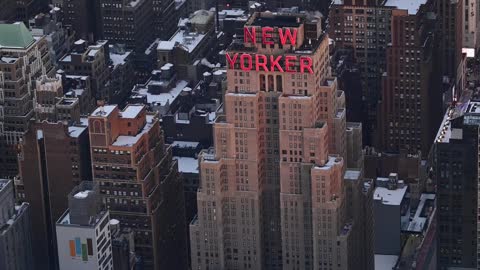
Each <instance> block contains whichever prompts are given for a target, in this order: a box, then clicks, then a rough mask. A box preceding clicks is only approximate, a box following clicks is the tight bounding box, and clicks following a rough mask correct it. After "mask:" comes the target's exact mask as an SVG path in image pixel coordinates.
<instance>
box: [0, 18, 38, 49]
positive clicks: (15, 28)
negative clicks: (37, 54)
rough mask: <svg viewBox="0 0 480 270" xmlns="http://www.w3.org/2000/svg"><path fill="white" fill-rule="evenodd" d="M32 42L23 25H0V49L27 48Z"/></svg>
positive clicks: (30, 35)
mask: <svg viewBox="0 0 480 270" xmlns="http://www.w3.org/2000/svg"><path fill="white" fill-rule="evenodd" d="M34 41H35V40H34V39H33V36H32V34H31V33H30V31H28V29H27V27H25V24H23V23H14V24H0V47H7V48H27V47H28V46H30V44H32V43H33V42H34Z"/></svg>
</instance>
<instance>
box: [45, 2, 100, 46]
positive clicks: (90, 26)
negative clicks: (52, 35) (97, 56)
mask: <svg viewBox="0 0 480 270" xmlns="http://www.w3.org/2000/svg"><path fill="white" fill-rule="evenodd" d="M55 2H58V1H55V0H54V1H53V4H54V5H55V6H59V7H60V8H61V11H62V15H63V23H64V25H65V26H66V27H68V28H70V29H72V30H73V31H75V37H76V38H82V39H85V40H89V41H93V40H98V39H101V38H103V37H102V23H101V22H102V18H101V17H100V16H101V14H100V1H95V0H62V1H61V2H60V3H55Z"/></svg>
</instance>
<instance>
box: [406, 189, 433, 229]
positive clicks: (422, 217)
mask: <svg viewBox="0 0 480 270" xmlns="http://www.w3.org/2000/svg"><path fill="white" fill-rule="evenodd" d="M434 202H435V194H430V193H422V195H421V196H420V202H419V203H418V206H417V209H416V211H415V214H414V215H413V217H412V218H411V219H410V221H409V222H408V223H406V224H402V225H403V226H402V231H406V232H410V233H422V232H423V231H424V229H425V228H426V227H427V225H428V224H429V223H430V222H431V219H430V215H431V214H432V211H433V208H434V207H435V205H434Z"/></svg>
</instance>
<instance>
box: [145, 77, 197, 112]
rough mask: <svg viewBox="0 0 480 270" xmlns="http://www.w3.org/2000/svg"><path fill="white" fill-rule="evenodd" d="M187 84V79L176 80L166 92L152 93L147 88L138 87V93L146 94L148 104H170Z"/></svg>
mask: <svg viewBox="0 0 480 270" xmlns="http://www.w3.org/2000/svg"><path fill="white" fill-rule="evenodd" d="M154 82H155V81H150V82H149V84H152V83H154ZM157 83H158V81H157ZM187 85H188V82H187V81H178V82H177V85H176V86H175V87H174V88H172V89H171V90H170V91H169V92H167V93H161V94H158V95H154V94H151V93H149V92H148V89H147V88H140V89H139V90H138V93H139V94H142V95H146V96H147V102H148V103H149V104H155V105H160V106H165V105H166V104H167V103H168V104H171V103H172V102H173V101H174V100H175V99H176V98H177V97H178V95H179V94H180V93H181V92H182V90H183V88H185V87H186V86H187Z"/></svg>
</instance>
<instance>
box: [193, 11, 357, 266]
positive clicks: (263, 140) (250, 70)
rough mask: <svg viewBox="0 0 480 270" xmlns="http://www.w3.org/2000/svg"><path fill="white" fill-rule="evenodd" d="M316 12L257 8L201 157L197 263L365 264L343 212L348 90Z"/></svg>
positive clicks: (233, 56) (236, 49) (234, 51)
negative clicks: (336, 72) (334, 70)
mask: <svg viewBox="0 0 480 270" xmlns="http://www.w3.org/2000/svg"><path fill="white" fill-rule="evenodd" d="M328 48H329V41H328V37H327V36H326V35H324V34H323V33H322V29H321V20H320V18H318V17H313V16H310V15H305V14H304V15H300V14H281V13H277V14H274V13H254V14H253V15H252V16H251V17H250V18H249V19H248V20H247V22H246V24H245V28H244V42H243V43H239V42H234V43H232V45H231V46H230V47H229V49H228V50H227V54H226V57H227V65H228V67H227V81H228V82H227V83H228V86H227V93H226V94H225V108H226V114H225V115H224V116H219V117H217V119H216V123H215V125H214V145H215V146H214V147H213V148H211V149H209V150H207V151H204V152H203V153H202V154H201V155H200V159H201V160H200V176H201V181H200V187H199V190H198V193H197V202H198V203H197V205H198V217H197V219H195V220H194V221H193V222H192V223H191V225H190V239H191V249H192V251H191V259H192V269H363V268H359V267H358V266H357V265H353V262H355V261H356V260H357V257H356V256H357V255H356V251H355V250H354V246H353V243H352V239H355V238H354V237H353V232H352V230H353V228H355V226H353V224H354V222H355V221H353V220H352V219H350V218H349V217H348V215H347V212H346V197H345V186H344V178H343V175H344V172H345V170H346V161H345V160H344V158H343V157H346V149H347V147H346V135H345V131H346V122H345V109H344V107H343V106H344V103H345V100H344V96H343V92H342V91H340V90H338V89H337V81H336V79H335V78H332V77H330V69H329V65H330V63H329V50H328Z"/></svg>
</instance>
